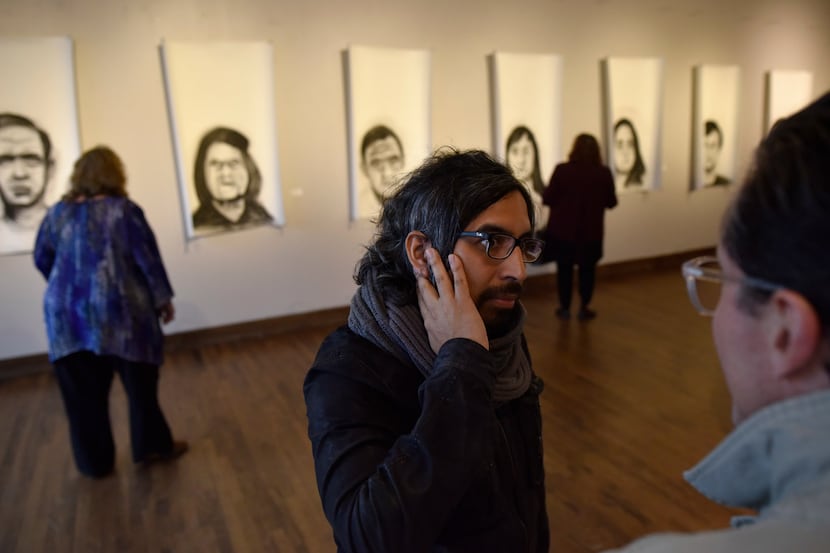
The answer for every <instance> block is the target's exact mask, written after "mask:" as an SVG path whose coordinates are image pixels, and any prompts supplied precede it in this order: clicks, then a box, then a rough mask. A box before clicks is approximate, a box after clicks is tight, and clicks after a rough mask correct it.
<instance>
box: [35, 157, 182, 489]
mask: <svg viewBox="0 0 830 553" xmlns="http://www.w3.org/2000/svg"><path fill="white" fill-rule="evenodd" d="M70 181H71V189H70V190H69V192H67V194H66V195H65V196H64V197H63V199H62V200H61V201H60V202H58V203H57V204H55V205H54V206H52V207H51V208H50V209H49V211H48V213H47V214H46V216H45V217H44V219H43V222H42V223H41V225H40V229H39V231H38V235H37V240H36V242H35V252H34V258H35V259H34V261H35V265H36V266H37V268H38V270H39V271H40V272H41V274H43V276H44V277H45V278H46V281H47V286H46V293H45V295H44V298H43V311H44V318H45V320H46V334H47V336H48V339H49V360H50V361H51V362H52V364H53V365H54V368H55V375H56V376H57V381H58V385H59V386H60V390H61V395H62V397H63V401H64V406H65V408H66V415H67V418H68V419H69V435H70V439H71V442H72V451H73V453H74V455H75V463H76V465H77V467H78V470H79V471H80V472H81V473H83V474H85V475H87V476H91V477H101V476H106V475H107V474H109V473H111V472H112V470H113V467H114V464H115V444H114V443H113V438H112V428H111V426H110V417H109V393H110V386H111V384H112V380H113V376H114V374H115V373H118V375H119V376H120V378H121V382H122V384H123V385H124V389H125V391H126V393H127V398H128V400H129V403H130V440H131V443H132V454H133V461H134V462H136V463H145V464H146V463H149V462H154V461H160V460H166V459H172V458H175V457H178V456H179V455H181V454H182V453H184V452H185V451H186V450H187V444H186V443H185V442H178V441H174V440H173V438H172V436H171V434H170V428H169V427H168V426H167V421H166V420H165V417H164V414H163V413H162V411H161V407H160V406H159V403H158V397H157V390H158V379H159V365H161V363H162V340H163V335H162V332H161V328H160V326H159V319H161V321H162V322H165V323H167V322H169V321H171V320H172V319H173V315H174V310H173V303H172V302H171V299H172V297H173V289H172V288H171V286H170V281H169V280H168V278H167V272H166V271H165V269H164V264H163V263H162V260H161V254H160V253H159V250H158V246H157V245H156V239H155V236H154V235H153V231H152V230H151V229H150V226H149V225H148V224H147V221H146V219H145V218H144V213H143V211H142V210H141V208H140V207H139V206H138V205H136V204H135V203H133V202H132V201H130V200H129V199H128V198H127V192H126V189H125V186H126V176H125V174H124V166H123V164H122V163H121V160H120V159H119V158H118V156H117V155H116V154H115V152H113V151H112V150H110V149H109V148H106V147H97V148H94V149H92V150H89V151H88V152H86V153H84V154H83V155H82V156H81V157H80V159H78V161H76V162H75V167H74V170H73V172H72V177H71V179H70Z"/></svg>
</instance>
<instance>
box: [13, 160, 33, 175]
mask: <svg viewBox="0 0 830 553" xmlns="http://www.w3.org/2000/svg"><path fill="white" fill-rule="evenodd" d="M12 175H14V177H15V178H19V179H25V178H27V177H28V176H29V168H28V167H26V163H25V162H24V161H23V158H22V157H16V158H14V161H12Z"/></svg>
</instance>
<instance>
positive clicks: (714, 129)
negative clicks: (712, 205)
mask: <svg viewBox="0 0 830 553" xmlns="http://www.w3.org/2000/svg"><path fill="white" fill-rule="evenodd" d="M722 149H723V131H722V130H721V128H720V125H718V123H717V122H716V121H714V120H711V119H710V120H707V121H706V122H705V123H704V125H703V186H724V185H726V184H729V183H731V182H732V180H731V179H730V178H728V177H725V176H723V175H721V174H719V173H718V159H719V158H720V154H721V150H722Z"/></svg>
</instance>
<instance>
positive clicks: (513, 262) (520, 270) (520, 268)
mask: <svg viewBox="0 0 830 553" xmlns="http://www.w3.org/2000/svg"><path fill="white" fill-rule="evenodd" d="M523 255H524V254H522V249H521V248H520V247H519V245H518V244H516V247H515V248H513V251H512V252H510V255H508V256H507V258H506V259H505V260H504V261H502V271H503V275H502V276H504V277H506V278H514V279H516V280H518V281H519V282H524V280H525V277H527V266H526V264H525V261H524V258H523Z"/></svg>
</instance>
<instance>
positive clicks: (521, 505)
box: [303, 150, 549, 553]
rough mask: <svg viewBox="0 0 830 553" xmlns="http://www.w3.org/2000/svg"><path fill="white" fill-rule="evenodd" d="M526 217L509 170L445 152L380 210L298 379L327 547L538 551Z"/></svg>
mask: <svg viewBox="0 0 830 553" xmlns="http://www.w3.org/2000/svg"><path fill="white" fill-rule="evenodd" d="M533 223H534V209H533V204H532V202H531V199H530V196H529V195H528V192H527V190H526V189H525V187H524V185H522V183H520V182H519V181H518V180H516V178H515V177H514V176H513V174H512V172H511V171H510V169H508V168H507V167H506V166H504V165H502V164H500V163H497V162H496V161H494V160H493V159H492V158H491V157H490V156H489V155H488V154H486V153H484V152H481V151H467V152H458V151H455V150H447V151H443V152H439V153H437V154H435V155H434V156H432V157H431V158H429V159H428V160H427V161H426V162H425V163H424V164H422V165H421V166H420V167H419V168H417V169H416V170H415V171H414V172H413V173H411V174H410V175H409V176H408V178H407V179H406V181H405V182H404V183H402V184H401V185H400V187H398V188H397V189H396V191H395V193H394V194H393V195H392V196H391V197H389V198H388V199H387V201H386V202H385V203H384V205H383V208H382V211H381V213H380V216H379V220H378V228H377V232H376V236H375V239H374V241H373V242H372V243H371V244H370V245H369V246H368V247H367V251H366V253H365V255H364V256H363V258H362V259H361V260H360V262H359V264H358V267H357V270H356V275H355V281H356V282H357V284H358V285H359V287H358V290H357V292H356V293H355V295H354V297H353V298H352V301H351V307H350V314H349V317H348V324H347V325H345V326H343V327H341V328H340V329H338V330H336V331H335V332H333V333H332V334H331V335H329V336H328V337H327V338H326V339H325V341H324V342H323V344H322V345H321V347H320V349H319V351H318V353H317V357H316V359H315V361H314V363H313V365H312V367H311V368H310V370H309V371H308V374H307V375H306V378H305V383H304V388H303V389H304V394H305V401H306V407H307V416H308V434H309V438H310V440H311V445H312V453H313V456H314V462H315V471H316V476H317V486H318V490H319V493H320V497H321V500H322V504H323V510H324V512H325V515H326V517H327V518H328V520H329V522H330V523H331V526H332V529H333V533H334V539H335V542H336V543H337V547H338V551H341V552H354V553H358V552H364V551H395V552H401V553H405V552H410V551H411V552H415V551H418V552H423V551H471V552H472V551H475V552H479V553H487V552H494V553H495V552H505V551H511V552H534V553H535V552H539V553H541V552H547V551H548V547H549V535H548V519H547V512H546V508H545V484H544V482H545V479H544V465H543V462H542V429H541V418H540V410H539V394H540V393H541V391H542V381H541V380H540V379H539V378H538V377H537V376H536V375H535V374H534V372H533V369H532V366H531V361H530V356H529V353H528V348H527V345H526V341H525V338H524V334H523V323H524V319H525V309H524V307H523V306H522V304H521V301H520V297H521V291H522V286H523V283H524V281H525V278H526V276H527V269H526V264H527V263H532V262H534V261H536V260H537V259H538V258H539V256H540V255H541V253H542V249H543V247H544V242H543V241H541V240H538V239H535V238H533Z"/></svg>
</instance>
